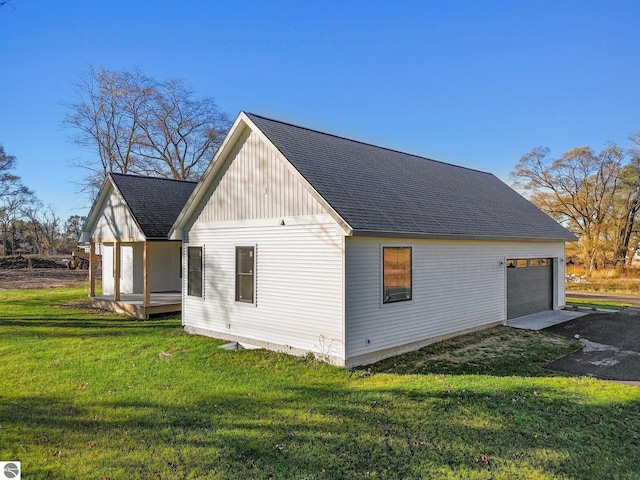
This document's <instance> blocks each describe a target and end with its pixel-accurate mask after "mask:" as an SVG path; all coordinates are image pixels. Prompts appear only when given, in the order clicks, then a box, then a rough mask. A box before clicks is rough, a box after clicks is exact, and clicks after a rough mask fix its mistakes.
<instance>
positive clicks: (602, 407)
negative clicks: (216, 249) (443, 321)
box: [0, 289, 640, 480]
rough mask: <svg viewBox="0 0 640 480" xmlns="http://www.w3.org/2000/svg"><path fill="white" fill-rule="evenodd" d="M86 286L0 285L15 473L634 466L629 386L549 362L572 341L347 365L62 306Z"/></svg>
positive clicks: (0, 422) (585, 474)
mask: <svg viewBox="0 0 640 480" xmlns="http://www.w3.org/2000/svg"><path fill="white" fill-rule="evenodd" d="M84 295H85V292H83V290H82V289H60V290H47V291H5V292H0V305H1V306H2V307H1V308H0V358H1V359H2V361H1V362H0V378H2V383H1V385H2V388H0V459H1V460H20V461H21V462H22V467H23V472H24V476H23V478H36V479H40V478H55V479H58V478H62V479H65V478H69V479H76V478H97V479H120V478H144V479H146V478H162V479H174V478H175V479H182V478H193V479H195V478H210V479H228V478H234V479H236V478H237V479H268V478H273V479H346V478H350V479H351V478H353V479H382V478H385V479H386V478H392V479H411V478H424V479H432V478H435V479H439V478H444V479H483V480H486V479H514V478H518V479H598V478H607V479H609V478H610V479H639V478H640V459H639V457H638V455H637V453H638V451H639V449H640V388H636V387H630V386H624V385H619V384H615V383H609V382H602V381H598V380H592V379H585V378H571V377H565V376H561V375H559V374H555V373H553V372H550V371H547V370H545V369H544V368H543V365H544V364H545V363H546V362H547V361H549V360H550V359H553V357H554V356H556V355H561V354H563V353H566V352H568V351H572V350H573V349H574V348H575V344H573V343H572V341H571V340H566V339H560V338H559V337H554V336H550V335H547V334H544V333H532V332H526V331H516V330H511V329H508V328H506V327H502V328H499V329H496V330H493V332H483V333H481V334H474V335H472V336H468V337H464V338H458V339H454V340H452V341H450V342H447V343H442V344H437V345H433V346H431V347H429V348H427V349H423V350H422V351H421V352H419V353H414V354H409V355H405V356H402V357H397V358H395V359H390V360H387V361H385V362H381V363H379V364H377V365H374V366H372V367H370V368H366V369H359V370H355V371H347V370H344V369H340V368H336V367H332V366H329V365H326V364H323V363H320V362H318V361H316V360H313V359H311V358H308V357H304V358H296V357H290V356H287V355H284V354H278V353H273V352H266V351H252V350H242V351H236V352H228V351H224V350H221V349H219V348H217V347H218V346H219V345H220V344H221V342H219V341H216V340H213V339H210V338H203V337H197V336H188V335H185V334H184V333H183V331H182V328H181V326H180V320H179V319H178V318H175V317H173V318H172V317H169V318H161V319H154V320H151V321H135V320H130V319H127V318H124V317H121V316H117V315H110V314H109V315H98V314H96V313H94V312H88V311H86V310H83V309H80V308H77V307H73V306H66V307H63V306H62V304H69V303H73V302H75V301H78V300H80V299H82V297H83V296H84ZM492 336H495V337H497V338H496V339H495V340H494V339H492ZM496 340H497V341H496Z"/></svg>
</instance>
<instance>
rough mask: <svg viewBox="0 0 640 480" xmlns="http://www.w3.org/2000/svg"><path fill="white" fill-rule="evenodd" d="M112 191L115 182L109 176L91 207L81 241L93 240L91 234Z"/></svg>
mask: <svg viewBox="0 0 640 480" xmlns="http://www.w3.org/2000/svg"><path fill="white" fill-rule="evenodd" d="M111 190H115V185H114V183H113V180H112V179H111V176H110V175H109V174H107V176H106V177H105V179H104V182H103V183H102V187H100V191H99V192H98V196H97V197H96V199H95V200H94V202H93V205H91V209H90V210H89V214H88V215H87V219H86V220H85V222H84V226H83V227H82V234H81V236H80V239H82V238H89V239H90V238H91V232H92V231H93V228H94V227H95V225H96V222H97V221H98V218H99V216H100V215H99V214H100V212H101V211H102V207H103V205H104V202H105V201H106V200H107V198H108V197H109V194H110V193H111ZM80 241H89V240H80Z"/></svg>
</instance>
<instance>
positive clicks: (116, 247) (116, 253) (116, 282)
mask: <svg viewBox="0 0 640 480" xmlns="http://www.w3.org/2000/svg"><path fill="white" fill-rule="evenodd" d="M113 300H114V301H115V302H119V301H120V242H119V241H117V240H115V241H114V242H113Z"/></svg>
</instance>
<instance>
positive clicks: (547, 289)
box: [507, 258, 553, 319]
mask: <svg viewBox="0 0 640 480" xmlns="http://www.w3.org/2000/svg"><path fill="white" fill-rule="evenodd" d="M552 267H553V259H551V258H514V259H509V260H507V319H510V318H517V317H522V316H524V315H529V314H531V313H536V312H542V311H545V310H552V309H553V268H552Z"/></svg>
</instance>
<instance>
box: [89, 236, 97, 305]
mask: <svg viewBox="0 0 640 480" xmlns="http://www.w3.org/2000/svg"><path fill="white" fill-rule="evenodd" d="M95 256H96V242H95V240H93V238H92V239H91V240H89V298H93V297H95V296H96V272H95V268H96V262H95Z"/></svg>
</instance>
